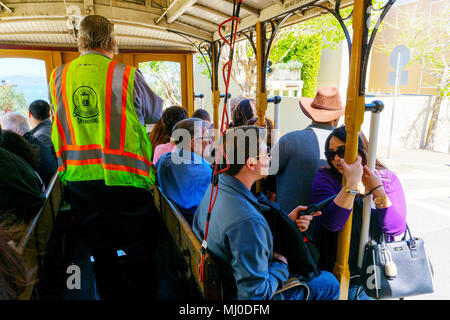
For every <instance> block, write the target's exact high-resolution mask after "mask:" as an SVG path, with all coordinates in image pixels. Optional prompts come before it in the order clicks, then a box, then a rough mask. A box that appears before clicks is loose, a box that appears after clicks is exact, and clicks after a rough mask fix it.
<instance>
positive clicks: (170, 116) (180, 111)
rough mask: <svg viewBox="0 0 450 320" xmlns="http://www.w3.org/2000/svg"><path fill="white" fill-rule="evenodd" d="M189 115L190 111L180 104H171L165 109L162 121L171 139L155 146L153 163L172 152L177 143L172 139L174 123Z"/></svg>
mask: <svg viewBox="0 0 450 320" xmlns="http://www.w3.org/2000/svg"><path fill="white" fill-rule="evenodd" d="M187 117H188V113H187V111H186V109H184V108H182V107H179V106H171V107H169V108H167V109H166V110H164V112H163V114H162V116H161V122H162V126H163V128H164V131H165V132H166V134H167V137H168V138H169V141H167V142H166V143H164V144H160V145H158V146H157V147H156V148H155V153H154V155H153V163H154V164H156V163H157V162H158V160H159V158H160V157H161V156H162V155H163V154H165V153H167V152H172V151H173V149H175V143H174V142H173V141H171V140H170V136H171V135H172V129H173V127H174V125H175V124H176V123H177V122H178V121H181V120H183V119H186V118H187Z"/></svg>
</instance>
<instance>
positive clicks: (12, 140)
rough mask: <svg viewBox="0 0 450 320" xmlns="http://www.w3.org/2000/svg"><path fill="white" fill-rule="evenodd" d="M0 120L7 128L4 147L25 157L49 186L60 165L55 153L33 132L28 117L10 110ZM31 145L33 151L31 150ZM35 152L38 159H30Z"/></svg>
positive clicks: (5, 128)
mask: <svg viewBox="0 0 450 320" xmlns="http://www.w3.org/2000/svg"><path fill="white" fill-rule="evenodd" d="M0 121H1V123H2V126H3V129H4V130H5V131H4V132H3V148H5V149H7V150H9V151H11V152H12V153H15V154H17V155H18V156H20V157H22V158H23V159H25V160H26V161H27V162H28V163H29V164H30V165H31V167H33V169H34V170H36V171H37V173H38V174H39V176H40V177H41V179H42V181H43V182H44V184H45V185H46V186H47V185H48V184H49V182H50V180H51V179H52V177H53V175H54V174H55V172H56V169H57V167H58V166H57V162H56V157H55V155H54V153H52V151H51V150H50V149H49V148H48V147H47V145H45V144H44V143H43V142H42V141H41V140H39V139H38V138H36V137H34V136H33V135H32V134H31V131H29V126H28V123H27V119H25V117H24V116H22V115H21V114H19V113H17V112H10V113H7V114H5V115H4V116H3V117H2V118H1V120H0ZM8 130H9V131H8ZM16 134H17V135H18V136H17V135H16ZM21 136H23V138H22V137H21ZM27 144H30V146H28V145H27ZM30 147H32V149H33V151H30ZM34 150H35V151H34ZM35 153H37V159H36V160H37V161H36V160H32V161H29V160H30V158H32V156H33V155H34V154H35Z"/></svg>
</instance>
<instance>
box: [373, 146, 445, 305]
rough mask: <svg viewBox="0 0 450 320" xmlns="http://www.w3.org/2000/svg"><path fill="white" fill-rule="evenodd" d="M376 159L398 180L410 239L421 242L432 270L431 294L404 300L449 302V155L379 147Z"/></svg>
mask: <svg viewBox="0 0 450 320" xmlns="http://www.w3.org/2000/svg"><path fill="white" fill-rule="evenodd" d="M377 154H378V159H379V160H380V161H382V162H383V163H384V164H385V165H386V166H387V167H388V168H389V169H390V170H392V171H394V172H395V173H396V175H397V176H398V177H399V179H400V181H401V183H402V186H403V189H404V192H405V197H406V204H407V208H408V216H407V221H408V225H409V227H410V229H411V232H412V234H413V236H416V237H420V238H423V239H424V241H425V246H426V249H427V254H428V256H429V258H430V260H431V262H432V265H433V268H434V281H435V292H434V293H433V294H427V295H422V296H416V297H410V298H406V299H408V300H418V299H424V300H430V299H450V154H447V153H439V152H432V151H425V150H412V149H391V152H390V159H386V155H387V148H383V147H379V148H378V151H377Z"/></svg>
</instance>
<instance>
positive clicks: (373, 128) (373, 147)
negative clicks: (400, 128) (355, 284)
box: [358, 100, 384, 268]
mask: <svg viewBox="0 0 450 320" xmlns="http://www.w3.org/2000/svg"><path fill="white" fill-rule="evenodd" d="M383 109H384V104H383V102H381V101H379V100H375V101H373V102H372V103H370V104H366V111H370V112H372V115H371V118H370V133H369V148H368V149H369V150H368V153H367V166H368V167H369V169H370V170H374V169H375V162H376V159H377V145H378V128H379V125H380V113H381V111H383ZM370 203H371V197H366V198H364V201H363V217H362V226H361V237H360V240H359V254H358V268H361V267H362V262H363V257H364V248H365V245H366V243H367V241H368V240H369V229H370V212H371V209H370Z"/></svg>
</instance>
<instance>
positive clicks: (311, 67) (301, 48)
mask: <svg viewBox="0 0 450 320" xmlns="http://www.w3.org/2000/svg"><path fill="white" fill-rule="evenodd" d="M322 41H323V36H322V35H320V34H311V35H306V34H296V33H295V32H290V33H288V34H287V35H286V36H284V37H283V38H282V39H280V40H279V41H278V43H277V45H276V46H275V48H273V49H272V51H271V53H270V56H269V59H271V60H272V61H276V63H280V62H283V63H287V62H289V61H299V62H301V63H302V69H301V79H302V81H303V90H302V96H304V97H314V95H315V94H316V86H317V75H318V73H319V67H320V57H321V51H322ZM292 44H294V45H292Z"/></svg>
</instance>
